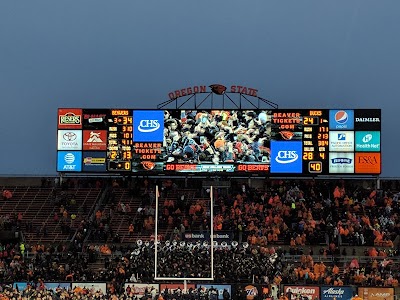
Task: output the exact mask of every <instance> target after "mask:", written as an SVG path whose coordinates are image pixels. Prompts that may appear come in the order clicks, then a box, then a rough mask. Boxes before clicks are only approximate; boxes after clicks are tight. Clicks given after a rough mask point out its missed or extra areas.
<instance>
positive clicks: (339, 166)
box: [329, 152, 354, 173]
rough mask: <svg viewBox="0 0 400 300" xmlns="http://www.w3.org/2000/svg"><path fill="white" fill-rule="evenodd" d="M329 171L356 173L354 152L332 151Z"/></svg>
mask: <svg viewBox="0 0 400 300" xmlns="http://www.w3.org/2000/svg"><path fill="white" fill-rule="evenodd" d="M329 173H354V153H345V152H330V153H329Z"/></svg>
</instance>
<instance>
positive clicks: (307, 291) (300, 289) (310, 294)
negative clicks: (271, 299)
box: [283, 285, 319, 300]
mask: <svg viewBox="0 0 400 300" xmlns="http://www.w3.org/2000/svg"><path fill="white" fill-rule="evenodd" d="M289 291H290V292H292V299H289V300H294V299H296V297H297V295H299V294H300V295H301V296H302V297H303V299H304V298H308V299H309V300H313V299H315V298H319V287H318V286H296V285H285V287H284V291H283V292H284V293H285V294H287V292H289Z"/></svg>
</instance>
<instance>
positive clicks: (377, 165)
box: [355, 152, 381, 174]
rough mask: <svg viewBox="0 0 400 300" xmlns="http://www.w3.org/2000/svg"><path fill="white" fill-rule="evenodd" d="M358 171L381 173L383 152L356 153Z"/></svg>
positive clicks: (356, 169) (356, 168)
mask: <svg viewBox="0 0 400 300" xmlns="http://www.w3.org/2000/svg"><path fill="white" fill-rule="evenodd" d="M355 171H356V173H366V174H380V173H381V154H380V153H366V152H362V153H361V152H359V153H356V157H355Z"/></svg>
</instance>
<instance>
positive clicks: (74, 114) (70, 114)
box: [58, 108, 82, 129]
mask: <svg viewBox="0 0 400 300" xmlns="http://www.w3.org/2000/svg"><path fill="white" fill-rule="evenodd" d="M80 128H82V109H80V108H60V109H58V129H80Z"/></svg>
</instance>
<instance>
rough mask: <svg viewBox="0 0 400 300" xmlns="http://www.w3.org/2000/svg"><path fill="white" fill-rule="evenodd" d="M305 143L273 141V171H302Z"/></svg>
mask: <svg viewBox="0 0 400 300" xmlns="http://www.w3.org/2000/svg"><path fill="white" fill-rule="evenodd" d="M302 151H303V143H302V142H299V141H289V142H281V141H271V173H301V172H302V168H303V161H302V158H303V155H302Z"/></svg>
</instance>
